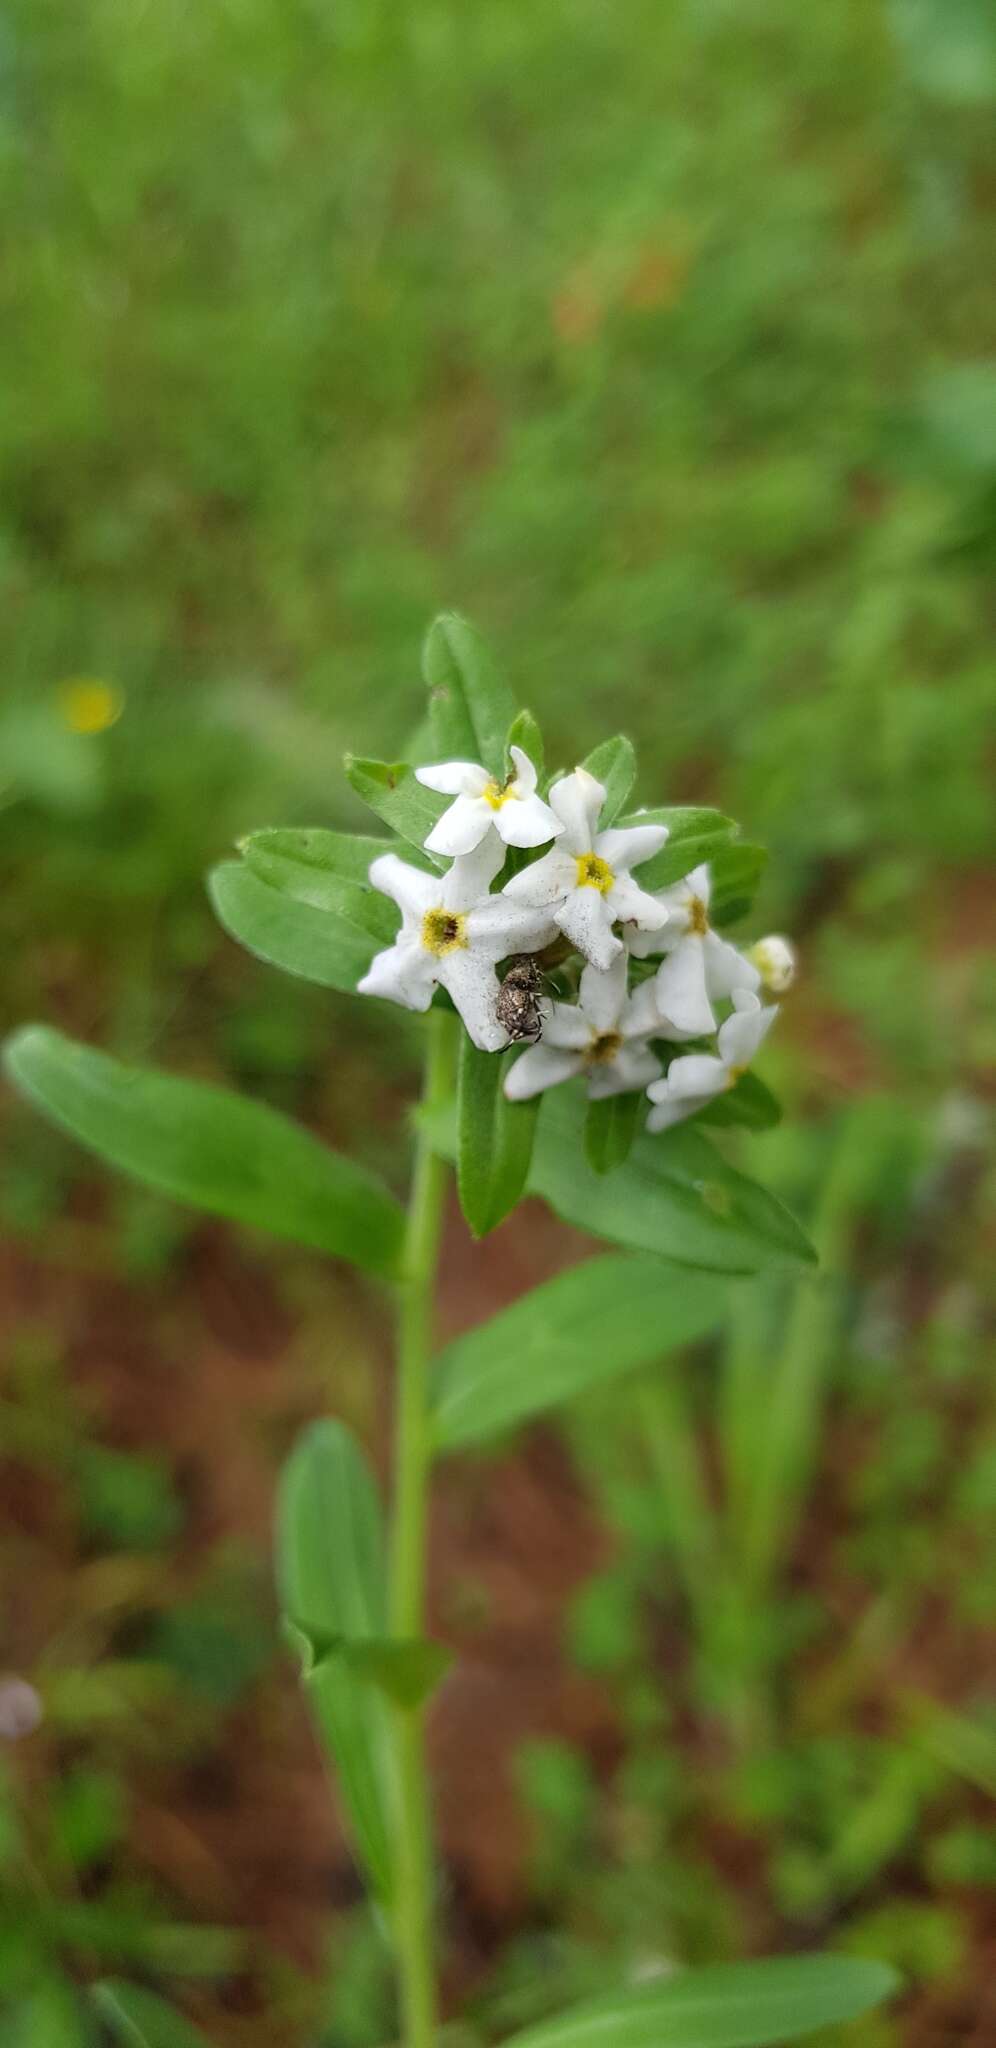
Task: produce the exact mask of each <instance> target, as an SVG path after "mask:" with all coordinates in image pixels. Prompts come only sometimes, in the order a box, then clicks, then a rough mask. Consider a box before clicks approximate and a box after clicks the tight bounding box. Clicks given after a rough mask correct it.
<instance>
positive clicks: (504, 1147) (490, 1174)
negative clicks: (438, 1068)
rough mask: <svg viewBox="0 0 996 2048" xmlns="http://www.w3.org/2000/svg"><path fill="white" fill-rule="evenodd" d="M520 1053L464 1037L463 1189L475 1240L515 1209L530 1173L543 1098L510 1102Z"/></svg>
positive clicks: (460, 1087)
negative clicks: (485, 1047) (506, 1089)
mask: <svg viewBox="0 0 996 2048" xmlns="http://www.w3.org/2000/svg"><path fill="white" fill-rule="evenodd" d="M513 1058H514V1054H510V1053H493V1052H479V1051H478V1049H477V1047H476V1046H475V1045H472V1044H471V1042H470V1039H469V1038H468V1037H467V1034H466V1032H465V1031H464V1032H461V1034H460V1065H459V1073H458V1081H457V1105H458V1108H457V1138H458V1149H457V1189H458V1192H459V1195H460V1207H461V1209H462V1210H463V1213H464V1216H465V1217H466V1219H467V1223H468V1226H469V1228H470V1230H471V1231H472V1233H473V1235H474V1236H475V1237H486V1236H487V1234H488V1232H489V1230H495V1229H497V1227H498V1224H499V1223H503V1222H504V1220H505V1218H506V1216H507V1215H508V1214H509V1212H510V1210H512V1209H514V1208H515V1205H516V1203H517V1201H518V1200H519V1197H520V1195H521V1194H522V1191H523V1188H524V1187H525V1184H526V1179H527V1176H528V1173H529V1162H530V1159H531V1157H532V1150H533V1139H534V1137H535V1135H536V1120H537V1114H538V1110H539V1101H538V1099H537V1100H535V1101H532V1102H506V1100H505V1096H504V1094H503V1092H502V1090H503V1086H504V1080H505V1075H506V1074H507V1073H508V1069H509V1065H510V1063H511V1060H512V1059H513Z"/></svg>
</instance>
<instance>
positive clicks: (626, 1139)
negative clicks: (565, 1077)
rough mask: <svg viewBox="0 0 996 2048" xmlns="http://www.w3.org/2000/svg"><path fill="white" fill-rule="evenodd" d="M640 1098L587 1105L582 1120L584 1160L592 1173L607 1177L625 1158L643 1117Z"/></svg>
mask: <svg viewBox="0 0 996 2048" xmlns="http://www.w3.org/2000/svg"><path fill="white" fill-rule="evenodd" d="M643 1108H644V1102H643V1097H642V1095H637V1094H635V1093H634V1094H630V1095H605V1096H603V1097H602V1099H601V1101H599V1102H589V1104H588V1108H587V1112H586V1115H585V1120H584V1150H585V1158H586V1159H587V1161H588V1164H589V1166H590V1167H591V1168H592V1171H593V1172H594V1173H611V1172H612V1171H613V1169H614V1168H615V1167H617V1166H621V1165H622V1163H623V1161H624V1159H628V1158H629V1154H630V1152H631V1150H632V1147H633V1140H634V1139H635V1137H636V1134H637V1131H638V1130H639V1127H640V1122H641V1119H642V1116H643Z"/></svg>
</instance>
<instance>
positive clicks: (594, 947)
mask: <svg viewBox="0 0 996 2048" xmlns="http://www.w3.org/2000/svg"><path fill="white" fill-rule="evenodd" d="M550 802H551V804H552V806H553V809H554V810H555V811H556V814H557V817H558V818H559V820H560V823H561V826H562V828H563V838H562V839H561V840H560V841H559V842H558V844H557V845H556V846H553V847H551V849H550V852H549V853H546V854H544V856H543V858H542V860H538V861H534V862H533V863H532V865H531V866H530V867H527V868H523V870H522V873H521V874H519V875H513V876H512V879H511V881H509V882H506V884H505V889H504V894H505V895H506V896H508V897H511V899H512V901H513V903H528V904H529V905H530V906H531V908H533V909H534V910H549V911H550V914H551V915H552V917H553V918H554V920H555V922H556V923H557V924H558V925H559V926H560V929H561V931H562V932H563V933H564V935H565V937H566V938H568V939H570V942H571V944H572V946H576V947H577V950H578V952H579V953H583V954H584V956H585V959H586V960H589V961H590V962H591V964H592V966H593V967H600V968H603V969H605V968H608V967H611V965H612V962H613V960H614V959H615V958H616V957H617V955H618V954H619V953H620V952H621V949H622V941H621V940H620V939H618V938H616V936H615V933H614V932H613V930H612V926H613V922H614V920H615V919H616V918H623V919H626V920H627V921H629V922H632V923H633V924H636V925H639V926H642V927H645V928H646V929H647V930H650V931H653V930H656V929H657V928H658V927H659V926H660V925H662V924H664V923H665V922H666V920H667V909H666V907H665V905H664V904H663V903H662V902H660V901H658V899H657V898H656V897H654V896H649V895H648V894H647V892H646V891H645V890H644V889H640V888H638V887H637V884H636V883H635V882H634V881H633V878H632V876H631V875H630V872H629V870H630V868H634V867H639V865H640V862H641V861H644V860H649V859H650V858H651V855H652V854H655V853H659V852H660V849H661V847H662V846H663V844H664V841H665V840H666V838H667V836H668V834H667V826H666V825H634V826H632V827H630V828H629V829H628V830H626V831H620V830H619V829H618V828H615V829H613V830H611V831H608V832H597V831H596V827H597V824H598V814H599V812H600V810H601V808H602V805H603V803H604V802H605V790H604V788H603V786H602V784H601V783H600V782H596V780H595V777H594V776H593V775H589V774H588V772H587V769H585V768H575V770H574V773H573V775H564V776H562V777H561V779H560V781H559V782H555V783H554V785H553V788H552V789H551V791H550Z"/></svg>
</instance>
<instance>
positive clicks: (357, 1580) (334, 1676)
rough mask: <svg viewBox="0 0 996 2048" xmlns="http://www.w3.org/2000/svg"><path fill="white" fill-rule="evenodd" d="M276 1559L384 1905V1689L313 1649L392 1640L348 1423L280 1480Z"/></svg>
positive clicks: (319, 1426) (375, 1534)
mask: <svg viewBox="0 0 996 2048" xmlns="http://www.w3.org/2000/svg"><path fill="white" fill-rule="evenodd" d="M276 1526H277V1536H276V1546H277V1553H276V1562H277V1583H278V1586H279V1589H280V1599H281V1604H282V1606H283V1610H284V1613H285V1615H286V1617H287V1621H288V1623H289V1625H290V1627H291V1628H292V1629H294V1630H296V1631H298V1632H299V1633H300V1634H302V1635H304V1637H305V1638H306V1641H307V1644H308V1649H309V1655H308V1657H307V1659H306V1660H305V1675H306V1678H307V1684H308V1692H309V1696H310V1699H311V1704H312V1708H313V1710H314V1713H315V1717H316V1719H317V1721H318V1725H319V1728H320V1730H321V1733H322V1736H323V1738H324V1740H325V1743H326V1745H327V1747H328V1749H329V1751H330V1753H331V1754H332V1756H333V1757H334V1758H335V1761H336V1763H337V1765H338V1768H339V1774H340V1777H341V1780H342V1786H343V1792H344V1795H345V1799H346V1803H347V1805H348V1808H349V1812H350V1815H351V1818H352V1822H353V1829H354V1833H355V1836H356V1842H357V1846H358V1849H359V1852H360V1855H361V1856H362V1859H363V1862H364V1864H365V1866H366V1868H367V1870H368V1872H369V1874H370V1877H371V1879H372V1882H373V1884H374V1887H375V1889H376V1891H377V1893H378V1895H379V1897H380V1898H381V1899H382V1900H383V1901H387V1900H388V1899H389V1897H390V1893H391V1848H390V1844H391V1826H392V1796H391V1775H390V1772H391V1749H390V1730H389V1721H388V1715H387V1708H386V1705H385V1702H384V1699H383V1697H382V1694H381V1691H380V1688H379V1685H374V1684H373V1683H372V1682H371V1680H370V1678H369V1677H368V1676H366V1675H361V1673H360V1672H359V1671H358V1670H357V1669H356V1668H355V1666H354V1664H353V1663H352V1662H351V1661H350V1659H348V1658H346V1657H344V1656H341V1655H336V1656H332V1655H326V1656H324V1657H322V1656H321V1655H319V1657H318V1661H317V1662H315V1661H314V1660H313V1657H312V1654H311V1650H312V1646H313V1645H321V1644H322V1643H330V1642H331V1643H335V1644H339V1643H341V1642H346V1643H348V1644H349V1645H351V1646H353V1647H354V1648H355V1646H356V1645H358V1644H361V1643H366V1642H371V1641H372V1642H375V1643H381V1644H382V1643H383V1641H384V1638H385V1637H386V1634H387V1596H386V1573H385V1566H384V1538H383V1529H382V1521H381V1509H380V1501H379V1499H378V1496H377V1491H376V1488H375V1486H374V1483H373V1480H372V1478H371V1476H370V1473H369V1471H368V1469H367V1465H366V1462H365V1460H364V1458H363V1456H362V1454H361V1452H360V1451H359V1449H358V1447H357V1445H356V1443H355V1442H354V1440H353V1438H352V1437H351V1435H350V1433H349V1431H348V1430H347V1429H344V1428H343V1426H342V1424H341V1423H339V1422H332V1421H326V1422H317V1423H314V1424H312V1426H311V1428H309V1429H307V1430H305V1432H304V1435H303V1436H302V1437H301V1438H300V1439H299V1441H298V1443H297V1444H296V1446H295V1448H294V1450H293V1451H292V1453H291V1456H290V1458H289V1459H288V1461H287V1464H286V1465H285V1467H284V1470H283V1473H282V1475H281V1479H280V1486H279V1492H278V1499H277V1524H276Z"/></svg>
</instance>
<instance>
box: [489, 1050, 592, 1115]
mask: <svg viewBox="0 0 996 2048" xmlns="http://www.w3.org/2000/svg"><path fill="white" fill-rule="evenodd" d="M582 1065H583V1061H582V1059H581V1056H580V1054H579V1053H574V1052H559V1051H556V1050H555V1049H554V1048H553V1047H552V1046H549V1045H527V1047H526V1050H525V1052H524V1053H522V1054H521V1055H520V1057H519V1058H518V1059H517V1060H516V1062H515V1065H514V1067H511V1068H510V1069H509V1071H508V1073H507V1074H506V1076H505V1094H506V1097H507V1099H508V1101H509V1102H527V1101H528V1099H529V1097H530V1096H531V1095H539V1094H540V1092H541V1090H542V1089H544V1088H555V1087H556V1085H557V1083H558V1081H569V1080H570V1078H571V1076H572V1074H579V1073H580V1072H581V1068H582Z"/></svg>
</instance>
